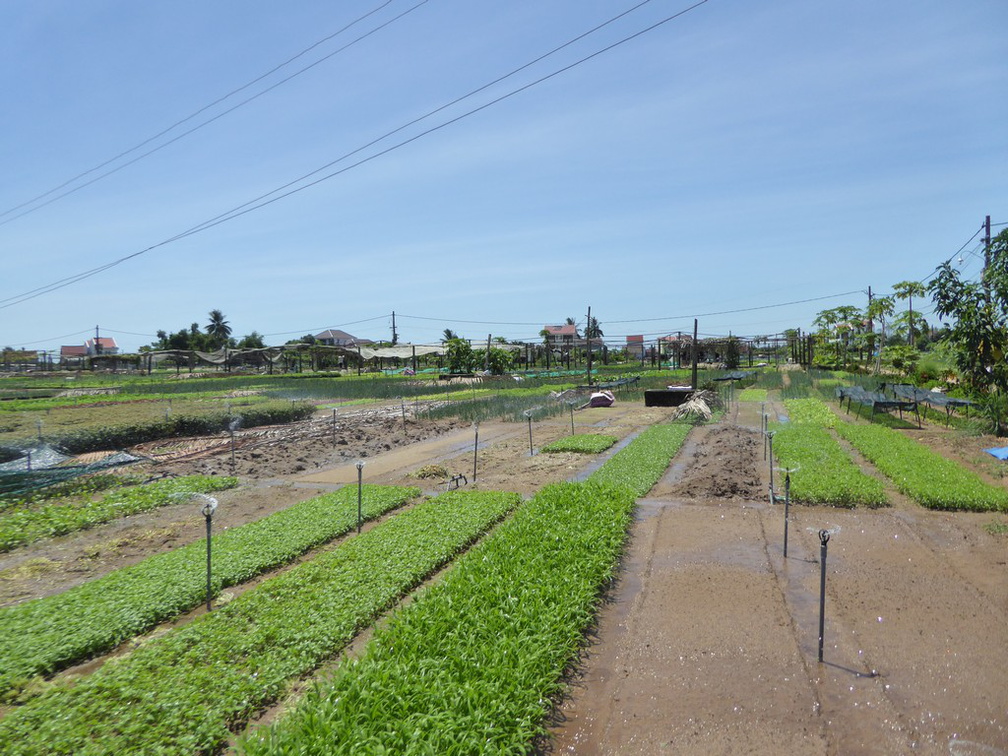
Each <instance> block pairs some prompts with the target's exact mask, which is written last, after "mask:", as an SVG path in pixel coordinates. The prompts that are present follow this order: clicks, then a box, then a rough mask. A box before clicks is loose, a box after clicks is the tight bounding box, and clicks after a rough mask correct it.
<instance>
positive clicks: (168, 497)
mask: <svg viewBox="0 0 1008 756" xmlns="http://www.w3.org/2000/svg"><path fill="white" fill-rule="evenodd" d="M107 477H110V476H103V478H100V479H99V480H103V479H104V478H107ZM63 485H64V486H66V485H67V484H63ZM236 485H238V479H237V478H231V477H225V478H218V477H211V476H208V475H190V476H186V477H183V478H172V479H168V480H158V481H154V482H153V483H148V484H146V485H140V486H129V487H122V488H116V490H114V491H113V492H112V493H109V494H106V495H105V496H103V497H101V498H100V499H98V500H96V501H91V500H85V501H80V502H78V503H75V504H64V503H58V504H56V503H54V504H45V505H42V506H38V505H36V506H31V505H28V506H25V507H23V508H21V509H13V508H11V509H8V511H7V512H5V513H4V514H3V515H0V552H5V551H10V550H11V549H14V548H17V547H18V546H25V545H27V544H29V543H34V542H35V541H38V540H40V539H42V538H47V537H51V536H59V535H65V534H66V533H73V532H74V531H77V530H84V529H86V528H92V527H94V526H95V525H100V524H101V523H103V522H109V521H111V520H114V519H116V518H119V517H126V516H128V515H132V514H137V513H139V512H149V511H150V510H152V509H157V508H158V507H163V506H165V505H166V504H177V503H178V502H179V497H180V496H181V495H183V494H185V493H212V492H214V491H222V490H224V489H227V488H234V487H235V486H236Z"/></svg>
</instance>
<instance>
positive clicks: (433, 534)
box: [0, 492, 597, 754]
mask: <svg viewBox="0 0 1008 756" xmlns="http://www.w3.org/2000/svg"><path fill="white" fill-rule="evenodd" d="M518 501H519V497H518V496H517V495H515V494H504V493H495V492H451V493H449V494H443V495H442V496H439V497H437V498H436V499H431V500H429V501H427V502H425V503H423V504H420V505H418V506H416V507H415V508H413V509H411V510H409V511H406V512H403V513H402V514H400V515H398V516H397V517H393V518H391V519H389V520H388V521H386V522H384V523H382V524H380V525H378V526H376V527H375V528H373V529H372V530H370V531H367V532H365V533H363V534H361V535H359V536H357V537H355V538H352V539H350V540H349V541H347V542H346V543H345V544H343V545H342V546H340V547H339V548H337V549H333V550H332V551H329V552H325V553H323V554H321V555H319V556H318V557H316V558H315V559H313V560H311V561H308V562H305V563H303V564H300V565H298V566H297V567H294V568H293V569H291V570H289V571H287V572H285V573H283V574H281V575H278V576H276V577H274V578H272V579H271V580H268V581H266V582H264V583H263V584H262V585H260V586H259V587H258V588H256V589H255V590H252V591H249V592H248V593H246V594H244V595H242V596H240V597H239V598H237V599H235V600H234V601H233V602H231V603H230V604H228V605H226V606H224V607H222V608H221V609H219V610H217V611H215V612H213V613H211V614H205V615H203V616H201V617H199V618H198V619H196V620H194V621H193V622H191V623H189V624H188V625H186V626H184V627H182V628H179V629H178V630H176V631H173V632H171V633H168V634H167V635H165V636H163V637H161V638H158V639H156V640H153V641H151V642H150V643H148V644H147V645H145V646H142V647H141V648H139V649H137V650H136V651H134V652H133V653H132V654H130V655H129V656H127V657H125V658H123V659H121V660H118V661H114V662H110V663H108V664H106V665H105V666H103V667H102V668H101V669H99V670H98V671H97V672H95V673H94V674H92V675H91V676H90V677H88V678H85V679H83V680H81V681H80V682H79V683H78V684H77V685H75V686H73V687H69V688H60V689H54V690H52V691H50V692H49V693H47V694H43V695H42V696H40V697H39V698H37V699H35V700H33V701H31V702H29V703H28V704H26V705H25V706H23V707H22V708H20V709H18V710H15V711H12V712H11V713H10V714H8V715H7V717H6V718H5V719H3V720H0V743H3V744H4V751H5V753H8V754H82V753H183V754H193V753H209V752H213V751H217V750H220V749H222V748H223V747H224V746H225V745H226V743H227V740H228V737H229V729H234V728H238V727H240V726H241V724H242V723H243V722H245V721H247V719H248V718H249V717H251V716H252V715H254V714H255V713H256V712H257V711H260V710H261V709H262V708H263V707H264V706H266V705H267V704H269V703H271V702H273V701H275V700H277V698H279V697H280V696H281V695H282V694H283V693H284V691H285V690H286V688H287V686H288V684H289V683H290V682H291V681H292V680H295V679H297V678H298V677H300V676H302V675H305V674H307V673H309V672H311V671H312V670H313V669H315V668H316V667H317V666H318V665H319V664H321V663H322V662H323V661H324V660H326V659H328V658H331V657H333V656H334V655H335V654H337V653H338V652H339V651H340V650H341V649H342V648H344V647H345V645H346V644H347V643H348V642H349V641H350V639H351V638H353V636H354V635H355V634H356V633H357V632H358V631H360V630H361V629H363V628H365V627H367V626H368V625H369V624H371V623H372V622H373V621H374V619H375V618H376V617H377V616H378V615H379V614H380V613H381V612H382V611H384V610H385V609H387V608H388V607H389V606H391V605H393V604H394V603H395V602H396V601H398V600H399V599H400V598H401V597H402V596H403V595H404V594H405V593H407V592H408V591H409V590H411V589H412V588H414V587H416V586H417V585H418V584H419V583H420V582H421V581H422V580H423V579H424V578H426V577H428V576H429V575H431V574H432V572H433V571H435V570H437V569H438V568H439V567H440V566H442V565H444V564H446V563H447V562H448V561H450V560H451V559H452V558H454V557H455V556H457V555H458V554H459V553H460V552H461V551H462V550H464V549H465V548H466V546H467V545H468V544H470V543H471V542H472V541H474V540H475V539H476V538H478V537H479V536H480V535H481V534H482V533H484V532H485V531H486V530H487V529H488V528H490V527H491V526H492V525H493V523H495V522H497V521H498V520H499V519H500V518H501V517H503V516H504V515H505V514H506V513H507V512H508V511H509V510H511V509H512V508H513V507H515V506H516V505H517V503H518ZM538 537H539V538H540V539H541V537H542V534H541V533H539V534H538ZM586 537H587V536H586ZM589 548H590V550H591V551H595V550H596V549H597V544H596V543H590V544H589ZM553 559H555V560H559V561H562V562H566V561H567V556H566V555H565V554H562V553H560V552H557V553H556V554H555V556H554V557H553ZM459 629H460V628H457V627H445V626H443V627H441V628H440V629H439V632H441V633H442V634H448V633H452V632H454V631H456V630H459ZM495 642H496V641H493V640H491V642H490V644H491V645H494V643H495ZM431 682H433V681H428V684H430V683H431ZM428 690H429V692H430V693H432V694H434V693H436V691H434V690H433V689H431V688H428ZM329 752H331V751H330V749H329V748H328V747H325V748H323V749H322V750H321V751H320V753H329Z"/></svg>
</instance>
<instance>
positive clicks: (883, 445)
mask: <svg viewBox="0 0 1008 756" xmlns="http://www.w3.org/2000/svg"><path fill="white" fill-rule="evenodd" d="M836 429H837V432H838V433H839V434H840V435H841V436H843V437H844V438H845V439H846V440H847V441H848V442H850V443H851V444H852V445H853V446H854V447H855V448H856V449H857V450H858V451H859V452H861V454H863V455H864V456H865V457H866V458H867V459H868V460H869V461H870V462H871V463H872V464H873V465H875V467H877V468H878V469H879V470H880V471H881V472H882V473H883V474H884V475H885V476H886V477H888V478H889V479H890V480H892V481H893V483H894V484H895V485H896V487H897V488H898V489H899V490H900V491H901V492H902V493H904V494H906V495H907V496H909V497H910V498H911V499H913V500H914V501H916V502H917V503H918V504H920V505H922V506H925V507H928V508H930V509H971V510H997V509H1000V510H1005V509H1008V491H1005V490H1004V489H1003V488H998V487H996V486H993V485H991V484H989V483H986V482H985V481H984V480H983V479H982V478H980V476H978V475H977V474H976V473H974V472H972V471H970V470H967V469H965V468H964V467H962V466H961V465H959V464H958V463H956V462H953V461H952V460H949V459H946V458H945V457H942V456H941V455H939V454H936V453H935V452H933V451H931V449H929V448H927V447H926V446H924V445H923V444H920V443H918V442H916V441H914V440H913V439H910V438H907V437H905V436H903V435H901V434H900V433H898V432H897V431H894V430H892V429H890V428H884V427H881V426H878V425H853V424H849V423H838V424H837V426H836Z"/></svg>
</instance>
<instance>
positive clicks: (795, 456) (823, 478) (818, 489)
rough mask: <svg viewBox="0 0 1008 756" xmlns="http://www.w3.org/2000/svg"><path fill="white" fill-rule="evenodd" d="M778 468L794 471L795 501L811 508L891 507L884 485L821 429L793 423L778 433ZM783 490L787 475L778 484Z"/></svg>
mask: <svg viewBox="0 0 1008 756" xmlns="http://www.w3.org/2000/svg"><path fill="white" fill-rule="evenodd" d="M773 451H774V459H775V465H776V466H778V467H781V468H785V469H792V470H794V471H795V472H793V473H792V474H791V498H792V500H793V501H800V502H806V503H809V504H834V505H836V506H841V507H854V506H869V507H879V506H884V505H886V504H888V503H889V502H888V498H887V497H886V494H885V488H884V486H883V485H882V481H880V480H878V479H877V478H873V477H871V476H870V475H866V474H865V473H863V472H861V470H860V469H858V466H857V465H856V464H854V461H853V460H852V459H851V457H850V455H849V454H848V453H847V452H846V451H844V450H843V449H841V448H840V444H839V443H838V442H837V440H836V439H835V438H834V437H833V436H832V435H831V434H830V432H829V431H828V430H826V429H825V428H823V427H822V426H821V425H816V424H814V423H792V424H790V425H786V426H783V427H781V428H779V429H778V430H776V431H775V432H774V437H773ZM777 485H778V488H779V489H780V490H783V486H784V475H783V474H781V476H780V478H779V479H778V481H777Z"/></svg>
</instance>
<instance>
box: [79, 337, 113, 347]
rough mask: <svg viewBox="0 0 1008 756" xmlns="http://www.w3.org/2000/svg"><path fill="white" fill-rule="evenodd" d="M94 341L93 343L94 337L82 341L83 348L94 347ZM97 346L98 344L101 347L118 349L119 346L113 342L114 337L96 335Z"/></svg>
mask: <svg viewBox="0 0 1008 756" xmlns="http://www.w3.org/2000/svg"><path fill="white" fill-rule="evenodd" d="M94 343H95V340H94V339H88V340H87V341H85V342H84V348H85V349H92V348H94ZM98 346H100V347H101V348H102V349H118V348H119V345H118V344H116V343H115V339H113V338H112V337H110V336H99V337H98Z"/></svg>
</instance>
